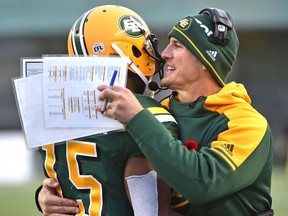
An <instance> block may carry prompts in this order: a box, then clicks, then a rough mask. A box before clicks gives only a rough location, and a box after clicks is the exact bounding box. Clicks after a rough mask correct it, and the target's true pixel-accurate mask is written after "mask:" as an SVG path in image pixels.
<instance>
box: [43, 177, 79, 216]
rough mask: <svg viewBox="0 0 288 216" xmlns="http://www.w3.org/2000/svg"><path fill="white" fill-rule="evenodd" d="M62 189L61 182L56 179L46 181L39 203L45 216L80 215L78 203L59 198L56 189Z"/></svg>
mask: <svg viewBox="0 0 288 216" xmlns="http://www.w3.org/2000/svg"><path fill="white" fill-rule="evenodd" d="M58 187H60V185H59V182H58V181H57V180H55V179H51V178H50V179H45V180H44V181H43V187H42V189H41V191H40V193H39V196H38V201H39V205H40V207H41V209H42V212H43V215H45V216H64V215H75V214H77V213H79V211H80V210H79V207H78V203H77V202H76V201H75V200H70V199H66V198H62V197H59V196H57V193H56V189H57V188H58Z"/></svg>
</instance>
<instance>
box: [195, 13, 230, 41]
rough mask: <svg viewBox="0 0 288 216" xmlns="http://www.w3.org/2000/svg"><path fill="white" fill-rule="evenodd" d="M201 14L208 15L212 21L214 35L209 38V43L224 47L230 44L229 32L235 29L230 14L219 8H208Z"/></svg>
mask: <svg viewBox="0 0 288 216" xmlns="http://www.w3.org/2000/svg"><path fill="white" fill-rule="evenodd" d="M199 14H208V15H209V16H210V17H211V19H212V23H213V35H211V36H209V41H210V42H212V43H216V44H220V45H222V46H224V45H226V44H228V41H229V38H228V37H227V32H228V31H229V30H231V29H232V28H233V23H232V17H231V16H230V14H229V13H228V12H226V11H223V10H220V9H217V8H206V9H203V10H201V11H200V12H199Z"/></svg>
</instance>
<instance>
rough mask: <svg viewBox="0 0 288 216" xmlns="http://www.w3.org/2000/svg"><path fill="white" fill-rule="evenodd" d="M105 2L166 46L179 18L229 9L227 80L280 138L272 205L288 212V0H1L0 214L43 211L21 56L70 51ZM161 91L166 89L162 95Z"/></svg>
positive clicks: (276, 139)
mask: <svg viewBox="0 0 288 216" xmlns="http://www.w3.org/2000/svg"><path fill="white" fill-rule="evenodd" d="M103 4H119V5H123V6H126V7H129V8H131V9H133V10H135V11H136V12H137V13H138V14H139V15H140V16H141V17H142V18H143V19H144V20H146V22H147V24H148V25H149V26H150V28H151V30H152V31H153V32H154V33H156V34H157V36H158V38H159V39H160V44H159V45H160V51H161V50H162V49H163V48H164V46H165V45H166V43H167V33H168V32H169V30H170V28H171V27H172V26H173V25H174V24H175V23H176V21H178V20H179V19H180V18H183V17H184V16H186V15H194V14H196V13H198V12H199V11H200V10H201V9H203V8H205V7H218V8H222V9H224V10H227V11H228V12H230V14H231V15H232V17H233V20H234V25H235V27H236V29H237V31H238V36H239V39H240V48H239V52H238V58H237V62H236V64H235V66H234V68H233V72H232V74H231V75H230V76H229V80H236V81H237V82H242V83H244V84H245V86H246V87H247V90H248V91H249V94H250V96H251V98H252V101H253V105H254V106H255V107H256V108H257V109H258V110H259V111H260V112H261V113H262V114H263V115H264V116H265V117H266V118H267V119H268V121H269V123H270V125H271V128H272V131H273V134H274V142H275V143H274V149H273V150H274V172H273V179H272V184H273V187H272V195H273V208H274V209H275V211H276V215H280V216H282V215H288V205H287V199H286V194H288V193H287V192H288V189H287V188H288V187H287V186H288V181H287V180H288V171H287V170H288V168H287V164H288V162H287V152H288V150H287V143H288V112H287V108H288V100H287V92H288V85H287V81H288V73H287V66H288V62H287V60H286V59H287V48H288V40H287V38H288V13H287V8H288V1H287V0H273V1H272V0H254V1H248V0H242V1H231V0H213V1H212V0H206V1H202V0H197V1H196V0H183V1H181V2H179V1H164V0H157V1H154V0H145V1H144V0H142V1H141V0H136V1H135V0H118V1H115V0H114V1H111V0H97V1H95V0H49V1H48V0H24V1H23V0H0V27H1V28H0V74H1V79H0V144H1V151H0V199H1V204H0V207H1V212H2V213H1V215H5V216H6V215H8V216H19V215H25V216H26V215H27V216H33V215H40V214H39V213H38V212H37V210H36V207H35V205H34V191H35V189H36V188H37V186H38V185H39V184H41V182H42V179H43V171H42V169H41V165H40V164H41V162H40V157H39V155H38V154H37V152H35V151H27V150H26V148H25V143H24V141H23V136H22V133H21V123H20V120H19V116H18V113H17V107H16V103H15V100H14V93H13V88H12V82H11V79H12V78H14V77H18V76H19V75H20V58H21V57H40V56H41V55H42V54H65V53H67V51H66V39H67V35H68V32H69V30H70V28H71V26H72V25H73V23H74V21H75V20H76V19H77V18H78V17H79V16H80V15H81V14H82V13H83V12H85V11H86V10H88V9H90V8H92V7H94V6H98V5H103ZM99 31H101V29H99ZM163 94H164V95H165V94H167V93H165V92H164V93H162V94H160V95H159V96H158V99H161V97H163V96H164V95H163ZM285 167H286V168H285Z"/></svg>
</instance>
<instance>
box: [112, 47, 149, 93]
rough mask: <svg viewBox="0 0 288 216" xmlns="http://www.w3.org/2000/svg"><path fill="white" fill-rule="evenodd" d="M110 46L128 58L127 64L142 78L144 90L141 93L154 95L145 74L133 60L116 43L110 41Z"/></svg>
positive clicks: (121, 55)
mask: <svg viewBox="0 0 288 216" xmlns="http://www.w3.org/2000/svg"><path fill="white" fill-rule="evenodd" d="M111 46H112V48H113V49H114V50H115V51H116V52H117V53H118V54H119V55H120V57H122V58H123V57H124V58H127V59H128V65H129V66H130V67H131V68H132V69H133V70H134V71H135V72H136V73H137V74H138V76H139V77H140V78H141V79H142V80H143V82H144V83H145V85H146V87H145V90H144V92H143V95H149V96H151V97H152V96H154V94H153V92H152V91H151V90H150V89H149V88H148V85H149V80H148V79H147V78H146V77H145V75H144V74H143V73H142V72H141V70H140V69H139V68H138V67H137V66H136V65H135V64H134V63H133V61H132V60H131V59H130V58H129V57H128V56H126V55H125V54H124V53H123V52H122V50H121V49H120V47H119V46H117V44H115V43H112V44H111Z"/></svg>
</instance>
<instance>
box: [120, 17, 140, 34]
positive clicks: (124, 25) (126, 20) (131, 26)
mask: <svg viewBox="0 0 288 216" xmlns="http://www.w3.org/2000/svg"><path fill="white" fill-rule="evenodd" d="M133 18H134V19H135V20H137V21H138V22H139V23H141V22H140V21H139V20H138V19H137V18H136V17H133ZM119 28H120V29H121V31H123V32H124V33H125V34H127V35H128V36H130V37H139V36H141V35H142V31H141V29H140V28H139V27H138V26H137V25H136V23H134V22H133V21H132V20H131V19H130V16H126V15H125V16H122V17H120V19H119Z"/></svg>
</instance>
